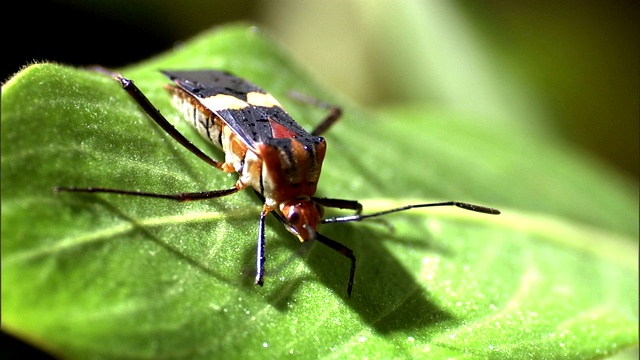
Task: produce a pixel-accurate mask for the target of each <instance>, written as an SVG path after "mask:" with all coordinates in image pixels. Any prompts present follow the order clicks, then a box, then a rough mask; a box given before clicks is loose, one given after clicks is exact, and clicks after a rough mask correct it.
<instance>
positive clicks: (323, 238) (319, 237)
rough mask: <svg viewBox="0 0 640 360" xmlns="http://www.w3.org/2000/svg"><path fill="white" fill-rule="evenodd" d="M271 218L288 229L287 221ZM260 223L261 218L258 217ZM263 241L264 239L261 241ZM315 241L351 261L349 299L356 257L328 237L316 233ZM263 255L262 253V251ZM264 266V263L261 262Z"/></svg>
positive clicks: (348, 249) (348, 284) (274, 213)
mask: <svg viewBox="0 0 640 360" xmlns="http://www.w3.org/2000/svg"><path fill="white" fill-rule="evenodd" d="M345 201H350V200H345ZM272 214H273V216H275V217H276V219H278V221H280V222H281V223H282V225H284V226H285V227H289V226H290V225H289V224H288V223H287V221H286V220H285V219H284V218H283V217H282V216H281V215H280V214H278V213H277V212H275V211H273V212H272ZM260 221H261V222H262V221H263V219H262V216H261V217H260ZM261 226H264V224H263V223H261ZM263 240H264V239H263ZM315 240H318V241H320V242H321V243H323V244H324V245H326V246H328V247H330V248H331V249H333V250H335V251H337V252H338V253H340V255H343V256H345V257H347V258H349V259H350V260H351V269H350V270H349V282H348V283H347V295H348V296H349V297H351V290H352V289H353V281H354V279H355V276H356V256H355V255H354V254H353V250H351V249H350V248H348V247H346V246H344V245H342V244H341V243H339V242H337V241H335V240H331V239H329V238H328V237H326V236H324V235H322V234H320V233H318V232H316V237H315ZM263 253H264V251H263ZM262 263H263V264H264V261H263V262H262ZM256 283H257V277H256Z"/></svg>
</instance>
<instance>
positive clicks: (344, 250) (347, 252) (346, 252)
mask: <svg viewBox="0 0 640 360" xmlns="http://www.w3.org/2000/svg"><path fill="white" fill-rule="evenodd" d="M316 239H317V240H318V241H320V242H321V243H323V244H325V245H327V246H328V247H330V248H332V249H333V250H335V251H337V252H338V253H340V255H343V256H345V257H347V258H349V259H350V260H351V270H350V271H349V283H348V284H347V295H348V296H349V297H351V289H353V280H354V279H355V276H356V256H355V255H353V251H352V250H351V249H349V248H348V247H346V246H344V245H342V244H341V243H339V242H337V241H335V240H331V239H329V238H328V237H326V236H324V235H322V234H320V233H316Z"/></svg>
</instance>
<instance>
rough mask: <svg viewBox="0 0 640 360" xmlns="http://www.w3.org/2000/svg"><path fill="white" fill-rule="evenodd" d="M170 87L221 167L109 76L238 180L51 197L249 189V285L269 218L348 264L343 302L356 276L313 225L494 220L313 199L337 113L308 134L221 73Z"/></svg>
mask: <svg viewBox="0 0 640 360" xmlns="http://www.w3.org/2000/svg"><path fill="white" fill-rule="evenodd" d="M162 73H163V74H164V75H166V76H167V77H168V78H169V79H170V80H171V81H173V83H174V84H173V85H167V86H166V88H167V90H168V91H169V93H170V94H171V96H172V98H173V102H174V105H175V106H176V107H177V108H178V109H180V110H181V111H182V112H183V113H184V116H185V118H186V119H187V120H188V121H189V122H191V123H192V124H193V126H195V127H196V128H197V129H198V131H199V132H200V134H202V135H203V136H204V137H205V138H207V139H208V140H209V141H211V142H212V143H213V144H214V145H216V146H217V147H218V148H220V149H221V150H222V151H223V152H224V154H225V159H224V161H216V160H213V159H212V158H211V157H209V156H208V155H206V154H205V153H203V152H202V151H201V150H200V149H198V148H197V147H196V146H195V145H193V144H192V143H191V142H190V141H189V140H187V139H186V138H185V137H184V136H183V135H182V134H181V133H180V132H178V131H177V130H176V129H175V128H174V127H173V126H172V125H171V124H170V123H169V122H168V121H167V120H166V119H165V118H164V116H163V115H161V114H160V111H158V110H157V109H156V108H155V107H154V106H153V104H152V103H151V102H150V101H149V99H147V97H146V96H145V95H144V94H143V93H142V92H141V91H140V89H138V87H137V86H136V85H135V84H134V83H133V81H131V80H129V79H126V78H124V77H122V76H121V75H119V74H111V73H110V75H111V76H112V77H114V78H115V79H116V80H118V81H119V82H120V84H121V85H122V87H123V88H124V90H126V91H127V92H128V93H129V95H131V97H132V98H133V99H134V100H135V101H136V102H137V103H138V104H139V105H140V107H141V108H142V110H144V111H145V112H146V113H147V114H148V115H149V116H150V117H151V118H152V119H153V120H154V121H155V122H156V123H157V124H158V125H159V126H160V127H161V128H162V129H164V130H165V131H166V132H167V133H168V134H169V135H171V137H173V138H174V139H175V140H176V141H178V142H179V143H180V144H181V145H182V146H184V147H185V148H186V149H187V150H189V151H190V152H192V153H193V154H195V155H196V156H198V157H199V158H200V159H202V160H204V161H205V162H206V163H208V164H209V165H211V166H213V167H215V168H218V169H220V170H222V171H225V172H236V173H238V175H239V177H238V180H237V181H236V183H235V184H234V185H233V186H232V187H231V188H229V189H223V190H213V191H203V192H195V193H179V194H157V193H152V192H141V191H131V190H118V189H107V188H101V187H87V188H78V187H57V188H56V189H55V191H56V192H59V191H76V192H93V193H99V192H100V193H113V194H123V195H135V196H145V197H153V198H163V199H171V200H177V201H189V200H203V199H214V198H219V197H223V196H227V195H230V194H233V193H236V192H238V191H239V190H242V189H244V188H247V187H252V188H253V189H254V190H255V192H256V193H257V194H258V196H259V197H260V198H261V199H262V201H263V206H262V212H261V213H260V221H259V223H258V244H257V245H258V246H257V264H256V278H255V283H256V284H257V285H262V284H263V281H264V262H265V218H266V216H267V215H268V214H270V213H271V214H273V215H275V217H276V218H277V219H278V220H279V221H280V222H281V223H282V224H283V225H284V226H285V228H286V229H287V230H288V231H289V232H291V233H292V234H294V235H295V236H297V237H298V239H299V240H300V241H301V242H305V241H311V240H318V241H320V242H321V243H323V244H325V245H327V246H328V247H330V248H331V249H333V250H335V251H337V252H338V253H340V254H341V255H343V256H345V257H347V258H349V260H350V261H351V270H350V273H349V282H348V284H347V294H348V296H351V290H352V288H353V282H354V278H355V271H356V257H355V255H354V254H353V251H352V250H351V249H349V248H348V247H346V246H344V245H342V244H341V243H339V242H337V241H335V240H332V239H329V238H328V237H326V236H323V235H322V234H320V233H319V232H318V225H319V224H331V223H342V222H351V221H361V220H364V219H367V218H372V217H377V216H381V215H385V214H389V213H394V212H398V211H404V210H408V209H413V208H420V207H432V206H458V207H460V208H463V209H466V210H472V211H477V212H481V213H487V214H499V213H500V212H499V211H498V210H496V209H492V208H487V207H484V206H478V205H472V204H468V203H463V202H457V201H448V202H439V203H428V204H415V205H407V206H404V207H400V208H395V209H390V210H386V211H380V212H376V213H372V214H366V215H363V214H361V212H362V205H361V204H360V203H359V202H358V201H357V200H343V199H331V198H318V197H315V196H314V194H315V192H316V187H317V184H318V180H319V178H320V171H321V169H322V162H323V160H324V156H325V151H326V148H327V143H326V141H325V139H324V138H322V137H321V136H320V135H321V134H322V133H323V132H325V131H326V130H327V129H328V128H329V127H331V125H332V124H333V123H334V122H335V121H336V120H338V118H339V117H340V115H341V111H340V109H339V108H337V107H329V109H330V113H329V115H328V116H327V117H326V118H325V119H324V120H323V121H322V122H321V123H320V124H319V125H318V126H317V127H316V128H315V129H314V130H313V131H311V132H310V133H309V132H307V131H306V130H305V129H303V128H302V127H301V126H300V125H299V124H298V123H296V122H295V120H293V118H291V116H289V114H287V112H286V111H285V110H284V109H283V108H282V106H281V105H280V103H278V101H277V100H276V99H275V98H274V97H273V96H271V95H270V94H269V93H267V92H266V91H264V90H262V89H261V88H259V87H258V86H256V85H254V84H252V83H250V82H248V81H246V80H243V79H241V78H239V77H236V76H234V75H231V74H229V73H226V72H222V71H214V70H201V71H162ZM324 207H333V208H341V209H349V210H354V211H355V214H354V215H350V216H340V217H332V218H324V219H323V209H324Z"/></svg>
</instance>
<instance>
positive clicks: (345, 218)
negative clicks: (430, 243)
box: [321, 201, 500, 224]
mask: <svg viewBox="0 0 640 360" xmlns="http://www.w3.org/2000/svg"><path fill="white" fill-rule="evenodd" d="M436 206H457V207H459V208H461V209H465V210H470V211H475V212H479V213H484V214H490V215H499V214H500V210H498V209H493V208H490V207H486V206H481V205H474V204H469V203H465V202H460V201H445V202H438V203H427V204H413V205H406V206H401V207H398V208H394V209H389V210H383V211H378V212H374V213H371V214H364V215H363V214H355V215H347V216H336V217H330V218H326V219H322V221H321V224H335V223H345V222H352V221H362V220H364V219H369V218H373V217H378V216H382V215H387V214H392V213H396V212H400V211H405V210H410V209H416V208H424V207H436Z"/></svg>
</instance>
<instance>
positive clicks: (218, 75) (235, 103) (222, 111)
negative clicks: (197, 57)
mask: <svg viewBox="0 0 640 360" xmlns="http://www.w3.org/2000/svg"><path fill="white" fill-rule="evenodd" d="M163 73H164V74H165V75H166V76H167V77H169V79H171V80H172V81H173V82H174V83H175V84H176V85H178V86H179V87H180V88H181V89H183V90H184V91H186V92H187V93H189V94H190V95H192V96H193V97H194V98H196V99H197V100H198V101H199V102H200V104H202V105H203V106H204V107H205V108H207V109H208V110H210V111H211V112H213V113H214V114H215V115H217V116H218V117H219V118H220V119H222V120H223V121H224V122H225V123H226V125H227V126H229V128H230V129H231V130H232V131H233V132H234V133H235V134H236V135H237V136H238V137H239V138H240V139H241V140H242V141H243V142H244V143H245V144H246V145H247V146H248V147H249V148H251V149H253V150H254V151H255V150H257V149H258V147H259V145H260V144H264V143H267V144H273V139H280V138H295V139H297V140H298V141H300V142H302V143H305V144H309V145H312V144H316V143H317V142H318V138H317V137H315V136H313V135H311V134H309V133H308V132H307V131H306V130H305V129H304V128H302V127H301V126H300V125H299V124H298V123H296V122H295V120H293V119H292V118H291V116H289V114H287V112H286V111H285V110H284V109H283V108H282V106H281V105H280V103H278V101H277V100H276V99H275V98H274V97H273V96H271V95H270V94H269V93H267V92H266V91H264V90H263V89H261V88H260V87H258V86H256V85H254V84H252V83H250V82H248V81H246V80H243V79H241V78H238V77H236V76H234V75H231V74H228V73H225V72H222V71H213V70H202V71H163Z"/></svg>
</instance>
